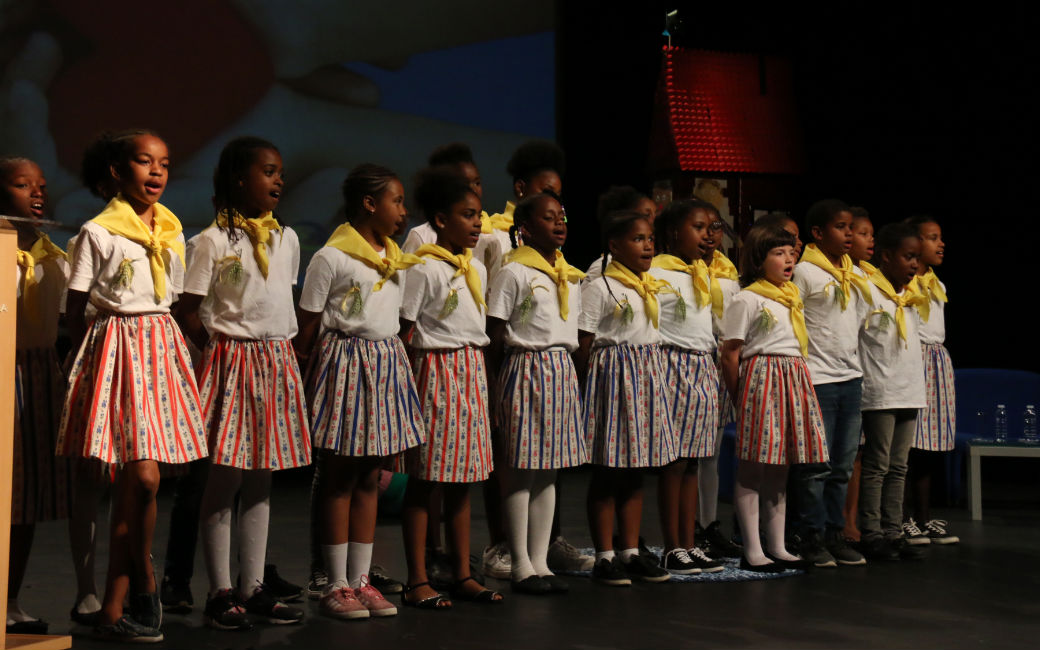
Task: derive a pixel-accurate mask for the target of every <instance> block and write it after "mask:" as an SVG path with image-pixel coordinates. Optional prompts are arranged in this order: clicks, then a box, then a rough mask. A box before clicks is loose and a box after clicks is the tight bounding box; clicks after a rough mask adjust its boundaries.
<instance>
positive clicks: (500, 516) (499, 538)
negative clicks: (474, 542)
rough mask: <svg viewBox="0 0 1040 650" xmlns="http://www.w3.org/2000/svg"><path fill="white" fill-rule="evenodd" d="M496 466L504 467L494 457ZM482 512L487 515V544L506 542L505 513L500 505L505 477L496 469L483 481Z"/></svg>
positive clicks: (505, 484)
mask: <svg viewBox="0 0 1040 650" xmlns="http://www.w3.org/2000/svg"><path fill="white" fill-rule="evenodd" d="M495 466H496V467H505V462H501V463H500V462H499V460H498V459H495ZM482 487H483V490H484V513H485V514H486V515H487V524H488V538H489V542H488V543H489V545H490V546H494V545H496V544H504V543H505V542H506V521H505V517H506V514H505V512H504V510H503V507H502V499H503V497H504V495H505V493H506V490H508V489H509V488H508V483H507V479H506V478H505V476H504V475H503V473H502V472H500V471H499V470H498V469H495V470H494V471H493V472H491V475H490V476H488V478H487V480H486V481H484V483H483V486H482Z"/></svg>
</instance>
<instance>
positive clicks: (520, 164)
mask: <svg viewBox="0 0 1040 650" xmlns="http://www.w3.org/2000/svg"><path fill="white" fill-rule="evenodd" d="M564 168H565V162H564V155H563V149H560V146H559V145H558V144H556V143H555V142H550V141H549V140H529V141H527V142H525V143H524V144H522V145H520V146H519V147H518V148H517V150H516V151H514V152H513V155H512V157H511V158H510V159H509V163H508V164H507V165H506V172H508V173H509V175H510V176H512V178H513V182H516V181H523V182H525V183H529V182H531V179H532V178H534V177H535V176H537V175H538V173H539V172H543V171H546V170H552V171H554V172H556V174H557V175H558V176H560V177H561V178H562V177H563V172H564Z"/></svg>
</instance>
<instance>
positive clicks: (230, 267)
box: [217, 255, 246, 284]
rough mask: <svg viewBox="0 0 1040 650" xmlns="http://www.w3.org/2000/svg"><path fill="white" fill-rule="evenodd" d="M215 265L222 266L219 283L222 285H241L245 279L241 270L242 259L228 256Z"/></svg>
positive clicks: (243, 270)
mask: <svg viewBox="0 0 1040 650" xmlns="http://www.w3.org/2000/svg"><path fill="white" fill-rule="evenodd" d="M217 264H218V265H223V267H222V268H221V270H220V281H221V282H223V283H224V284H241V283H242V280H244V279H245V277H246V272H245V269H243V268H242V259H241V258H240V257H238V256H237V255H228V256H227V257H225V258H224V259H222V260H220V261H219V262H217Z"/></svg>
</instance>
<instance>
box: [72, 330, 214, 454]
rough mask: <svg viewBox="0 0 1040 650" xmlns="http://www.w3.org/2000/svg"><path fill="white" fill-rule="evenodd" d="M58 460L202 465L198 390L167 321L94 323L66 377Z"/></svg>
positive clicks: (202, 434)
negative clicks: (75, 458)
mask: <svg viewBox="0 0 1040 650" xmlns="http://www.w3.org/2000/svg"><path fill="white" fill-rule="evenodd" d="M58 454H59V455H63V456H84V457H86V458H97V459H99V460H101V461H103V462H105V463H108V464H110V465H112V464H122V463H128V462H131V461H135V460H155V461H159V462H161V463H187V462H190V461H193V460H196V459H199V458H205V457H206V455H207V451H206V438H205V427H204V424H203V421H202V408H201V406H200V404H199V390H198V388H197V387H196V385H195V376H194V374H193V373H192V369H191V362H190V361H189V359H188V349H187V347H186V346H185V344H184V337H183V336H181V330H180V328H179V327H177V324H176V323H175V322H174V320H173V317H172V316H170V315H169V314H150V315H122V314H103V315H99V316H98V317H97V318H96V319H95V320H94V322H93V323H92V324H91V326H90V329H89V330H88V331H87V336H86V338H85V339H84V341H83V345H82V346H81V347H80V349H79V353H78V354H77V355H76V360H75V361H74V362H73V364H72V371H71V373H70V374H69V390H68V393H67V394H66V396H65V409H64V411H63V412H62V416H61V427H60V429H59V433H58Z"/></svg>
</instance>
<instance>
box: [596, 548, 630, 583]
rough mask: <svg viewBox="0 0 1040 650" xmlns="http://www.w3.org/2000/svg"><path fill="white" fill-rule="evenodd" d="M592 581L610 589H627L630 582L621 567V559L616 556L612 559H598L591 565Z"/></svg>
mask: <svg viewBox="0 0 1040 650" xmlns="http://www.w3.org/2000/svg"><path fill="white" fill-rule="evenodd" d="M592 579H593V580H595V581H596V582H602V583H603V584H605V585H610V586H612V587H628V586H630V585H631V584H632V580H631V579H630V578H629V577H628V575H627V574H626V573H625V568H624V567H623V566H621V558H619V557H617V556H616V555H615V556H614V557H613V558H612V559H609V560H608V559H607V558H605V557H604V558H600V559H598V560H596V563H595V564H593V565H592Z"/></svg>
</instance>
